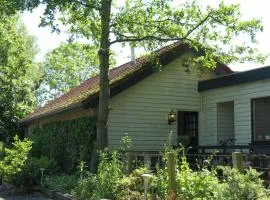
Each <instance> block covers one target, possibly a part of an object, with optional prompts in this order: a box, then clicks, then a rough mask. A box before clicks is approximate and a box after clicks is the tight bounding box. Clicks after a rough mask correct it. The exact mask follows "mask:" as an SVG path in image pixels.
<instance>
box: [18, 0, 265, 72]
mask: <svg viewBox="0 0 270 200" xmlns="http://www.w3.org/2000/svg"><path fill="white" fill-rule="evenodd" d="M116 1H117V3H119V4H121V3H122V2H123V0H116ZM180 1H182V0H174V3H175V5H176V6H177V4H178V3H179V2H180ZM217 2H219V1H217V0H203V3H205V4H209V5H211V6H213V5H216V4H217ZM224 2H225V3H228V4H232V3H240V5H241V11H242V14H243V19H251V18H254V17H255V18H260V19H262V20H263V24H264V32H263V33H260V34H258V48H259V49H260V51H261V52H263V53H266V54H268V53H269V52H270V48H269V44H270V23H269V22H270V12H269V1H267V0H256V1H255V0H224ZM42 12H43V7H39V8H37V9H36V10H34V11H33V12H32V13H30V12H25V13H24V14H23V15H22V19H23V21H24V23H25V24H26V26H27V29H28V31H29V33H30V34H31V35H34V36H36V37H37V42H38V45H39V48H40V53H39V54H38V56H37V58H36V59H37V60H42V59H43V57H44V55H45V54H46V53H47V52H48V51H50V50H52V49H54V48H56V47H57V46H58V45H59V44H60V43H61V42H64V41H66V39H67V35H66V34H65V33H64V32H63V33H61V34H59V35H58V34H56V33H51V29H50V28H49V27H45V28H41V27H39V23H40V16H41V14H42ZM113 49H114V51H116V52H117V53H118V58H117V60H118V63H117V64H122V63H124V62H127V61H128V60H129V59H130V53H129V52H130V50H129V49H126V48H122V47H121V46H120V45H114V46H113ZM264 65H270V59H268V60H267V61H266V62H265V64H264ZM260 66H262V64H256V63H244V64H239V63H235V64H231V65H230V67H231V68H232V69H233V70H237V71H243V70H248V69H253V68H256V67H260Z"/></svg>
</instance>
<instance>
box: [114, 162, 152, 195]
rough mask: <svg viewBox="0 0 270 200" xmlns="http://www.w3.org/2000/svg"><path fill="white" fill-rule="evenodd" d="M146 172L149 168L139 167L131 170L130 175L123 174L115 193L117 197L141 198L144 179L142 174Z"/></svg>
mask: <svg viewBox="0 0 270 200" xmlns="http://www.w3.org/2000/svg"><path fill="white" fill-rule="evenodd" d="M147 173H150V171H149V169H147V168H146V167H141V168H139V169H135V170H134V171H132V173H131V174H130V175H128V176H124V177H123V178H122V179H121V180H120V184H119V187H118V191H117V195H116V197H117V199H119V200H125V199H130V200H136V199H142V197H143V193H144V180H143V177H142V175H143V174H147Z"/></svg>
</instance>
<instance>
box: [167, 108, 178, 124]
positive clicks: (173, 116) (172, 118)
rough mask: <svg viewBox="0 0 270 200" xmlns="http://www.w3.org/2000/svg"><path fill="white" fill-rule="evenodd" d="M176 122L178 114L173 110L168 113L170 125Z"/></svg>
mask: <svg viewBox="0 0 270 200" xmlns="http://www.w3.org/2000/svg"><path fill="white" fill-rule="evenodd" d="M175 121H176V112H174V111H173V110H171V111H170V112H169V113H168V124H169V125H171V123H172V122H175Z"/></svg>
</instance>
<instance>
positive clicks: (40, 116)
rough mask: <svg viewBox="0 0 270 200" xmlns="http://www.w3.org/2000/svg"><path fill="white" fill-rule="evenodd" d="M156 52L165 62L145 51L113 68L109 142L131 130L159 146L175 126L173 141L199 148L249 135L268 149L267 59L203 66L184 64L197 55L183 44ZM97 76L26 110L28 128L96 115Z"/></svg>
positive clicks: (137, 146)
mask: <svg viewBox="0 0 270 200" xmlns="http://www.w3.org/2000/svg"><path fill="white" fill-rule="evenodd" d="M156 53H157V55H158V56H159V58H160V62H161V63H162V65H163V67H162V69H161V70H157V69H156V68H155V67H154V65H153V62H151V61H149V60H148V59H147V58H146V57H141V58H138V59H136V60H135V61H131V62H129V63H126V64H124V65H121V66H119V67H117V68H114V69H112V70H110V72H109V79H110V88H111V99H110V115H109V125H108V135H109V147H119V145H120V140H121V138H122V137H123V136H124V135H125V133H128V135H129V136H130V137H131V139H132V141H133V150H134V151H139V152H149V151H151V152H158V151H160V150H162V149H163V147H164V144H165V143H166V142H167V141H168V135H169V133H170V132H171V131H173V136H172V137H173V140H172V141H173V143H174V145H177V144H178V143H179V142H181V143H183V144H185V145H187V146H193V147H194V149H196V150H198V151H205V150H207V149H210V150H211V149H217V148H219V147H222V148H224V146H226V147H228V148H230V149H231V150H233V149H244V148H248V145H249V144H250V143H252V144H256V145H255V146H254V150H256V151H266V150H267V148H266V149H265V148H264V147H266V146H265V145H267V144H268V142H270V123H269V122H270V121H269V119H268V118H267V113H269V111H270V97H269V96H270V67H264V68H260V69H255V70H251V71H246V72H238V73H233V71H232V70H231V69H230V68H228V67H227V66H225V65H219V66H218V67H217V68H216V69H214V70H206V71H204V72H201V71H199V70H198V69H197V68H196V69H195V68H191V67H190V68H187V67H186V65H185V60H186V58H189V57H190V56H194V53H192V51H191V50H190V49H189V48H188V47H187V46H186V45H183V44H179V43H176V44H173V45H170V46H167V47H164V48H162V49H160V50H158V51H157V52H156ZM98 82H99V77H98V76H96V77H93V78H90V79H88V80H86V81H85V82H83V83H82V84H81V85H79V86H77V87H75V88H73V89H71V90H70V91H69V92H67V93H66V94H63V95H62V96H60V97H58V98H56V99H55V100H53V101H50V102H48V103H47V104H46V105H45V106H43V107H40V108H37V109H36V110H35V111H34V112H33V113H31V114H29V115H28V116H26V117H25V118H23V119H22V120H21V122H22V123H23V124H24V125H25V127H26V132H27V134H31V131H32V129H33V128H35V127H42V126H43V125H45V124H48V123H51V122H55V121H66V120H71V119H75V118H80V117H84V116H96V115H97V105H98V92H99V85H98ZM173 115H176V118H175V117H174V116H173ZM168 118H170V119H169V121H168ZM255 147H256V148H255ZM262 147H263V148H262ZM268 151H269V153H270V148H269V150H268Z"/></svg>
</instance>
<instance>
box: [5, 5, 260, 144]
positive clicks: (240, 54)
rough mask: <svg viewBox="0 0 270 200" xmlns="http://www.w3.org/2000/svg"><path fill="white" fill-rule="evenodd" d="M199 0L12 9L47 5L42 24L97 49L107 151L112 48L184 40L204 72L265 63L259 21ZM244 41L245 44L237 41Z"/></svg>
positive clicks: (100, 132) (101, 136) (100, 131)
mask: <svg viewBox="0 0 270 200" xmlns="http://www.w3.org/2000/svg"><path fill="white" fill-rule="evenodd" d="M10 1H13V2H14V0H5V2H4V4H7V5H9V6H10V5H11V4H10ZM200 2H201V1H199V0H192V1H187V2H181V3H180V4H179V5H178V6H177V7H176V6H175V5H173V4H172V0H149V1H145V0H126V1H124V5H123V6H118V7H116V8H114V9H111V8H112V5H113V3H112V0H76V1H70V0H32V1H27V0H15V4H14V6H13V8H15V9H18V8H21V9H22V10H24V9H30V10H31V9H33V8H36V7H37V6H38V5H39V4H45V5H46V9H45V12H44V16H43V19H42V23H41V24H42V25H50V26H52V28H53V30H56V31H59V26H58V25H59V23H58V22H59V20H60V21H61V22H62V23H63V24H64V25H67V26H68V27H69V28H70V32H71V33H72V34H74V35H77V36H80V37H82V38H84V39H87V40H91V41H92V42H93V43H94V44H97V45H99V61H100V63H99V64H100V96H99V97H100V100H99V115H98V122H99V123H98V124H97V125H98V127H97V146H98V147H99V148H101V149H103V148H105V147H106V146H107V144H108V135H107V129H106V125H107V121H108V115H109V112H108V106H109V81H108V69H109V65H110V63H109V58H110V48H111V45H112V44H115V43H122V44H123V45H125V44H126V43H130V44H131V45H132V46H136V45H137V46H144V47H145V48H147V49H151V50H152V49H156V48H157V47H159V46H161V45H165V44H168V43H170V42H176V41H180V42H182V43H186V44H188V45H189V46H190V47H191V48H192V49H194V51H195V52H197V55H198V56H197V57H196V58H195V59H192V60H187V63H191V64H194V65H195V64H197V63H199V64H200V65H199V66H201V67H200V68H201V70H204V69H205V68H212V67H215V66H216V63H217V62H219V63H225V64H229V63H231V62H236V61H240V62H244V61H247V60H248V61H259V62H263V61H264V56H263V55H261V54H260V53H259V52H258V50H257V49H256V48H255V45H256V34H257V33H258V32H261V31H262V30H263V26H262V23H261V21H260V20H258V19H251V20H246V21H244V20H242V19H241V12H240V9H239V5H225V4H224V3H223V2H222V1H221V3H220V4H219V5H218V6H217V7H210V6H207V7H205V6H202V5H201V4H200ZM23 3H25V4H23ZM18 5H25V6H21V7H20V6H19V7H18ZM56 19H58V20H56ZM245 36H247V37H245ZM240 37H241V38H243V40H244V41H243V42H242V43H241V42H235V41H239V40H237V39H239V38H240Z"/></svg>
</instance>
